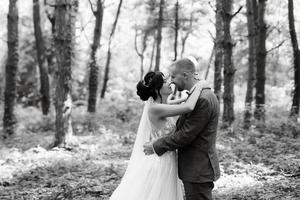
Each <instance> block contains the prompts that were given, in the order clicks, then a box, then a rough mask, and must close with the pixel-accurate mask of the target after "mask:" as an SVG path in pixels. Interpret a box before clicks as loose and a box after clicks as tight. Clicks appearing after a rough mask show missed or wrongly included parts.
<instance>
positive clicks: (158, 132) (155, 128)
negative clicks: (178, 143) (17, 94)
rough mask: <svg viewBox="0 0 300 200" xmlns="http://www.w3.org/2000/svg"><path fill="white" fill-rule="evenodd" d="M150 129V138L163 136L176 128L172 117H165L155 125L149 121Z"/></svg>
mask: <svg viewBox="0 0 300 200" xmlns="http://www.w3.org/2000/svg"><path fill="white" fill-rule="evenodd" d="M151 127H152V131H151V135H150V138H151V140H153V139H157V138H160V137H163V136H165V135H167V134H170V133H171V132H172V131H173V130H175V128H176V123H175V120H174V119H173V118H167V119H166V120H165V121H164V122H162V123H161V124H160V125H155V124H153V123H151Z"/></svg>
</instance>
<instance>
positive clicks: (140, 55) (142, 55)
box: [134, 29, 148, 80]
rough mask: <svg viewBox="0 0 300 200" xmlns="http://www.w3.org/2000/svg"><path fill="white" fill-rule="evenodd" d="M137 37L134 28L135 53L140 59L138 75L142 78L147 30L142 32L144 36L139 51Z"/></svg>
mask: <svg viewBox="0 0 300 200" xmlns="http://www.w3.org/2000/svg"><path fill="white" fill-rule="evenodd" d="M137 38H138V33H137V29H136V30H135V37H134V48H135V51H136V53H137V55H138V56H139V58H140V60H141V66H140V69H141V76H140V79H141V80H142V79H143V76H144V53H145V51H146V48H147V38H148V33H147V31H146V32H145V33H144V36H143V41H142V49H141V51H139V49H138V45H137Z"/></svg>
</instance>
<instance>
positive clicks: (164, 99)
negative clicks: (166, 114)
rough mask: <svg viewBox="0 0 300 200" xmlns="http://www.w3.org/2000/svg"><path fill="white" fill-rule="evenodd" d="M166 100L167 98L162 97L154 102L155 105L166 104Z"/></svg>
mask: <svg viewBox="0 0 300 200" xmlns="http://www.w3.org/2000/svg"><path fill="white" fill-rule="evenodd" d="M167 98H168V97H164V96H162V97H160V96H158V97H157V99H156V100H155V101H154V102H155V103H162V104H167Z"/></svg>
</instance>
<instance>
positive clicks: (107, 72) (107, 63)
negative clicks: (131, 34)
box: [101, 0, 123, 98]
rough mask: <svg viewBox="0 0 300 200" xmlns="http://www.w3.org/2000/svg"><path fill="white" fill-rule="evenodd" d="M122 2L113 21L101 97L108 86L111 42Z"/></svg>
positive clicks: (121, 0) (121, 1)
mask: <svg viewBox="0 0 300 200" xmlns="http://www.w3.org/2000/svg"><path fill="white" fill-rule="evenodd" d="M122 3H123V0H120V2H119V6H118V10H117V15H116V18H115V21H114V23H113V27H112V30H111V33H110V35H109V40H108V50H107V58H106V64H105V72H104V81H103V86H102V90H101V98H104V96H105V92H106V88H107V82H108V79H109V65H110V60H111V50H110V49H111V42H112V39H113V36H114V34H115V30H116V27H117V23H118V19H119V16H120V12H121V7H122Z"/></svg>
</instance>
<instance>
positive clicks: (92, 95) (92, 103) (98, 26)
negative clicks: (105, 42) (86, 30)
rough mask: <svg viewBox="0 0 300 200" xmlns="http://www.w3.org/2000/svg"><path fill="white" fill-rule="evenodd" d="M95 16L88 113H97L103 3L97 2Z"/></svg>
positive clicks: (99, 0)
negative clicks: (98, 61) (98, 59)
mask: <svg viewBox="0 0 300 200" xmlns="http://www.w3.org/2000/svg"><path fill="white" fill-rule="evenodd" d="M93 13H94V16H95V17H96V23H95V28H94V39H93V44H92V47H91V55H90V63H89V69H90V78H89V98H88V112H90V113H95V112H96V102H97V90H98V74H99V67H98V65H97V61H96V53H97V50H98V47H99V45H100V38H101V30H102V21H103V5H102V1H101V0H98V1H97V10H96V11H93Z"/></svg>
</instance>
